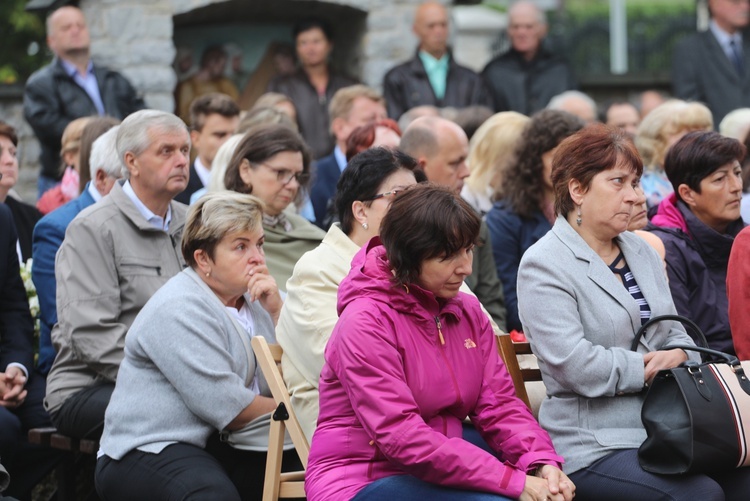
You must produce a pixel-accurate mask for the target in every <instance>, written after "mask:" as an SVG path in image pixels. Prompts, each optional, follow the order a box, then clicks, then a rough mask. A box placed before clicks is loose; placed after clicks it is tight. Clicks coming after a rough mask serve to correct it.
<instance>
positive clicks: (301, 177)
mask: <svg viewBox="0 0 750 501" xmlns="http://www.w3.org/2000/svg"><path fill="white" fill-rule="evenodd" d="M259 165H262V166H264V167H266V168H267V169H269V170H272V171H274V172H275V173H276V180H277V181H279V182H280V183H281V184H289V183H290V182H291V181H292V178H294V179H296V180H297V182H298V183H299V184H300V185H303V184H305V183H307V181H308V180H309V179H310V174H308V173H307V172H294V171H292V170H289V169H277V168H276V167H273V166H272V165H268V164H266V163H259Z"/></svg>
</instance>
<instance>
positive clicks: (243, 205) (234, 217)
mask: <svg viewBox="0 0 750 501" xmlns="http://www.w3.org/2000/svg"><path fill="white" fill-rule="evenodd" d="M262 216H263V202H261V201H260V200H259V199H258V198H256V197H254V196H252V195H245V194H243V193H236V192H233V191H219V192H215V193H207V194H205V195H203V196H202V197H201V198H199V199H198V201H196V202H195V203H194V204H193V205H191V206H190V208H189V209H188V213H187V220H186V222H185V230H184V232H183V234H182V256H183V257H184V258H185V262H186V263H187V264H188V266H190V267H191V268H193V269H195V268H196V267H197V263H196V261H195V251H197V250H202V251H204V252H205V253H206V254H207V255H208V257H209V258H211V260H213V259H214V251H215V250H216V245H217V244H218V243H219V241H220V240H221V239H222V238H224V237H225V236H227V235H230V234H232V233H237V232H240V231H255V230H256V229H258V228H260V227H261V225H262Z"/></svg>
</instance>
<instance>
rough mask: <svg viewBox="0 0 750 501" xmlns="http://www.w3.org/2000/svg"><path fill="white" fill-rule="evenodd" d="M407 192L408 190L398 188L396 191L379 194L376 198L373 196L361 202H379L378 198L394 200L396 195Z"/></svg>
mask: <svg viewBox="0 0 750 501" xmlns="http://www.w3.org/2000/svg"><path fill="white" fill-rule="evenodd" d="M403 191H406V188H396V189H395V190H391V191H386V192H385V193H378V194H377V195H375V196H372V197H370V198H366V199H364V200H360V202H372V201H373V200H377V199H378V198H390V199H394V198H396V195H398V194H399V193H401V192H403Z"/></svg>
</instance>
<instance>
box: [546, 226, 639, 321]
mask: <svg viewBox="0 0 750 501" xmlns="http://www.w3.org/2000/svg"><path fill="white" fill-rule="evenodd" d="M552 231H554V232H555V234H557V236H558V237H559V238H560V240H561V241H562V242H563V243H564V244H565V245H566V246H567V247H568V248H569V249H570V250H571V251H572V252H573V254H574V255H575V256H576V258H577V259H580V260H581V261H586V262H588V263H589V265H588V269H587V273H586V275H587V276H588V278H589V279H590V280H591V281H592V282H593V283H594V284H596V285H597V286H598V287H599V288H601V289H602V290H603V291H605V292H606V293H607V294H609V295H610V296H611V297H612V299H614V300H615V301H617V303H618V304H619V305H620V306H621V307H622V308H624V309H625V311H627V312H628V315H629V316H630V322H631V324H632V325H633V334H635V332H636V331H637V330H638V328H639V327H640V326H641V312H640V309H639V308H638V305H637V304H636V303H635V300H633V297H632V296H631V295H630V293H629V292H628V290H627V289H626V288H625V287H624V286H623V285H622V282H620V280H618V279H617V277H615V275H614V273H612V270H610V269H609V266H608V265H607V264H605V263H604V261H602V259H601V258H600V257H599V255H598V254H596V253H595V252H594V250H593V249H592V248H591V247H589V245H588V244H587V243H586V242H585V241H584V240H583V238H581V236H580V235H579V234H578V233H576V231H575V230H574V229H573V228H572V227H571V226H570V224H568V222H567V220H566V219H565V218H564V217H562V216H558V218H557V221H556V222H555V226H554V227H553V228H552ZM621 241H622V239H621V238H618V244H619V243H621ZM621 249H622V251H623V255H624V256H625V260H626V261H628V254H627V253H626V252H625V249H624V248H622V245H621ZM629 253H630V254H631V256H632V258H633V259H637V257H636V256H637V250H636V249H634V248H632V247H631V248H630V250H629ZM636 280H638V279H637V278H636ZM639 285H640V284H639Z"/></svg>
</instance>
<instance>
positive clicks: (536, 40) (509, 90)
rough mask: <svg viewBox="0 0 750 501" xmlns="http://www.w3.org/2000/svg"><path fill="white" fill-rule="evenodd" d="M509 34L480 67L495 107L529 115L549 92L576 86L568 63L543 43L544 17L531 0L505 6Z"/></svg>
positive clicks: (562, 90) (552, 93)
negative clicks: (507, 46) (501, 51)
mask: <svg viewBox="0 0 750 501" xmlns="http://www.w3.org/2000/svg"><path fill="white" fill-rule="evenodd" d="M508 36H509V37H510V45H511V47H510V49H509V50H508V51H507V52H505V53H504V54H501V55H499V56H497V57H496V58H494V59H493V60H492V61H490V62H489V63H487V66H485V67H484V70H482V77H484V79H485V82H486V84H487V86H488V87H489V89H490V93H491V94H492V98H493V100H494V102H495V111H517V112H519V113H523V114H524V115H529V116H530V115H532V114H533V113H535V112H537V111H539V110H542V109H544V107H545V106H547V103H549V101H550V99H552V96H555V95H557V94H560V93H562V92H564V91H566V90H570V89H574V88H575V81H574V79H573V75H572V73H571V71H570V69H569V68H568V65H567V63H566V62H565V61H564V60H563V59H562V58H561V57H559V56H557V55H555V54H553V53H552V52H550V51H549V50H547V49H546V48H545V47H544V38H545V37H546V36H547V20H546V18H545V16H544V12H542V11H541V10H539V7H537V6H536V5H535V4H534V3H533V2H529V1H520V2H516V3H514V4H513V5H512V6H511V8H510V9H509V10H508Z"/></svg>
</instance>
